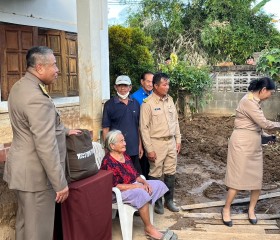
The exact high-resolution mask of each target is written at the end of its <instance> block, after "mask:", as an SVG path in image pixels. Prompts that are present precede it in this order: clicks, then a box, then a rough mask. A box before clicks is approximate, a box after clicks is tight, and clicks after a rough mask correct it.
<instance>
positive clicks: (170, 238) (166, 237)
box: [146, 230, 178, 240]
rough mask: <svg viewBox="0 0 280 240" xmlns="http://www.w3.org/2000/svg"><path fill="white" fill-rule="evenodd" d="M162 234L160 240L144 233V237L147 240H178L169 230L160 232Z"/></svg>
mask: <svg viewBox="0 0 280 240" xmlns="http://www.w3.org/2000/svg"><path fill="white" fill-rule="evenodd" d="M162 233H163V236H162V237H161V238H155V237H153V236H151V235H150V234H148V233H146V237H147V239H149V240H177V239H178V236H177V234H176V233H174V232H173V231H171V230H167V231H166V232H162Z"/></svg>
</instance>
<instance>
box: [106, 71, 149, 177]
mask: <svg viewBox="0 0 280 240" xmlns="http://www.w3.org/2000/svg"><path fill="white" fill-rule="evenodd" d="M131 88H132V86H131V80H130V78H129V77H128V76H126V75H121V76H118V77H117V79H116V82H115V90H116V92H117V95H116V96H114V97H112V98H111V99H110V100H108V101H107V102H106V103H105V105H104V110H103V119H102V130H103V139H104V140H105V138H106V136H107V133H108V132H109V131H111V130H113V129H116V130H120V131H121V132H122V134H123V135H124V138H125V141H126V149H127V150H126V153H127V154H128V155H129V156H130V158H131V160H132V162H133V164H134V167H135V169H136V170H137V172H138V173H140V174H142V171H141V166H140V163H139V158H141V157H142V155H143V147H142V141H141V139H140V135H139V117H140V105H139V103H138V102H137V101H136V100H135V99H132V98H131V96H130V95H129V94H130V91H131Z"/></svg>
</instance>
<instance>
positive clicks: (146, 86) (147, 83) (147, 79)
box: [131, 72, 154, 179]
mask: <svg viewBox="0 0 280 240" xmlns="http://www.w3.org/2000/svg"><path fill="white" fill-rule="evenodd" d="M153 77H154V74H153V73H152V72H144V73H143V74H142V75H141V80H140V83H141V87H140V88H139V89H138V90H137V91H136V92H134V93H133V94H132V95H131V97H132V98H134V99H136V100H137V102H139V104H140V106H141V105H142V103H143V101H144V99H146V98H147V97H148V96H149V95H150V94H151V93H152V92H153ZM140 165H141V170H142V174H143V175H144V176H145V177H146V179H148V175H149V171H150V164H149V160H148V158H147V156H146V155H145V154H143V157H142V158H141V159H140Z"/></svg>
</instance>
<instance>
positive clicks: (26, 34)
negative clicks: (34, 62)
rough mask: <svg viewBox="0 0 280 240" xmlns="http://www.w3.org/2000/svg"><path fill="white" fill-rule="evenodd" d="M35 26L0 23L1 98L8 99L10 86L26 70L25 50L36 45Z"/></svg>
mask: <svg viewBox="0 0 280 240" xmlns="http://www.w3.org/2000/svg"><path fill="white" fill-rule="evenodd" d="M37 35H38V34H37V28H35V27H28V26H20V25H15V24H6V23H0V38H1V41H0V42H1V51H0V66H1V100H4V101H6V100H7V99H8V95H9V92H10V90H11V87H12V86H13V85H14V83H15V82H16V81H18V80H19V79H20V78H21V77H22V76H23V75H24V74H25V71H26V60H25V55H26V52H27V50H28V49H29V48H30V47H31V46H34V45H37V41H38V40H37Z"/></svg>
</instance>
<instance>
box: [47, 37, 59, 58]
mask: <svg viewBox="0 0 280 240" xmlns="http://www.w3.org/2000/svg"><path fill="white" fill-rule="evenodd" d="M49 48H51V49H52V50H53V52H54V54H61V40H60V35H58V36H55V35H50V36H49Z"/></svg>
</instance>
